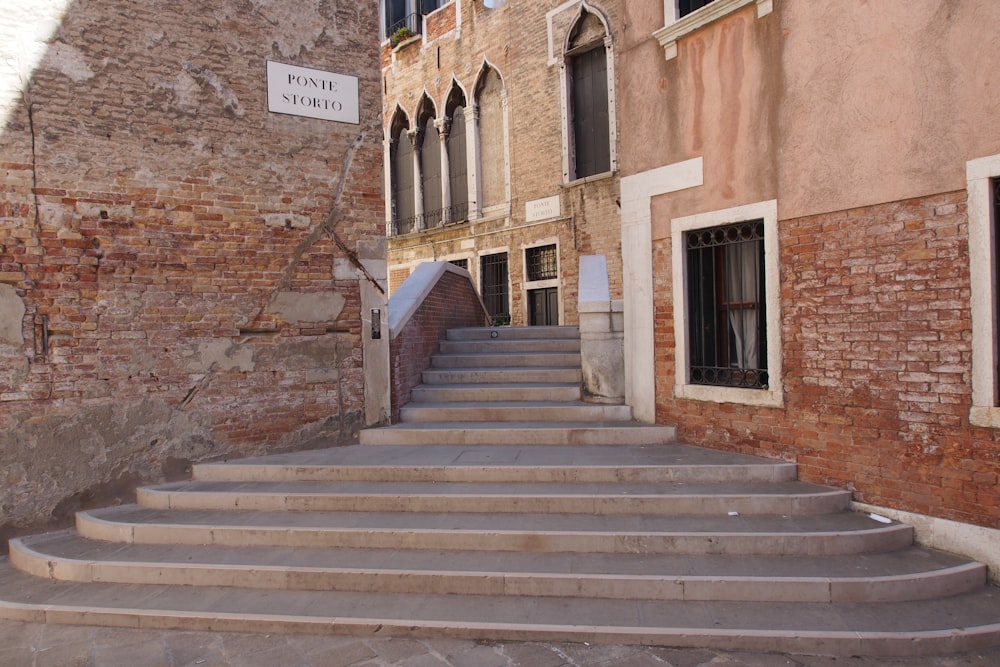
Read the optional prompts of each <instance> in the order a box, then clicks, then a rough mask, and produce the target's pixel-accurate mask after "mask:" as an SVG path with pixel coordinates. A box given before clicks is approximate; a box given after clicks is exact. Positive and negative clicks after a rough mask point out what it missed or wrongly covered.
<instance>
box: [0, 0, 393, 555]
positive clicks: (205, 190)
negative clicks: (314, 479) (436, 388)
mask: <svg viewBox="0 0 1000 667" xmlns="http://www.w3.org/2000/svg"><path fill="white" fill-rule="evenodd" d="M17 4H18V7H17V11H14V12H12V13H9V14H6V13H5V15H4V16H3V17H0V33H2V34H3V36H4V37H5V39H4V43H3V44H0V50H2V52H0V55H2V56H3V57H2V58H0V70H2V71H3V76H2V77H0V81H2V82H3V85H2V86H0V94H2V95H3V98H2V102H0V114H2V116H3V117H2V120H0V123H2V124H0V314H2V316H3V325H2V326H0V360H2V362H3V363H2V365H0V460H2V461H3V466H2V468H0V535H3V534H11V533H14V532H23V531H25V530H28V529H33V528H38V527H41V526H42V525H45V524H53V523H55V524H58V523H64V522H66V521H68V520H69V517H70V514H69V513H70V512H71V511H72V510H73V509H75V508H76V507H77V506H81V505H90V504H95V503H101V502H108V501H111V500H116V499H122V498H127V497H128V496H129V494H130V493H131V490H132V488H133V487H134V485H135V483H137V482H139V481H148V480H157V479H162V478H165V477H173V476H176V475H178V474H183V472H184V470H185V468H186V467H187V466H188V465H189V463H190V462H192V461H197V460H202V459H206V458H221V457H235V456H242V455H249V454H259V453H265V452H269V451H274V450H277V449H289V448H296V447H304V446H315V445H317V444H320V443H325V444H336V443H340V442H349V441H351V440H352V439H353V438H354V436H355V435H356V431H357V429H358V428H359V427H360V426H361V425H363V423H364V422H365V407H366V406H365V404H364V396H365V394H364V391H365V374H364V367H365V360H364V354H365V349H364V346H363V343H362V338H363V337H365V336H367V335H368V327H369V326H370V322H369V320H370V316H369V315H368V312H369V310H370V308H371V307H381V308H382V309H383V311H384V301H385V297H384V293H383V290H384V286H385V285H384V283H385V263H384V262H385V244H384V239H383V238H381V237H382V234H383V227H382V224H381V219H382V211H383V204H382V193H381V174H382V169H381V143H380V142H381V133H380V128H381V113H380V85H379V76H378V47H377V24H378V7H377V4H376V3H354V2H346V1H339V2H319V1H315V2H305V3H296V4H294V5H289V4H288V3H284V2H274V1H271V0H250V1H249V2H240V1H235V0H209V1H208V2H198V3H194V2H187V1H185V2H177V3H168V4H162V3H134V2H128V1H126V0H78V1H76V2H65V1H64V0H29V1H28V2H26V3H17ZM6 38H9V39H6ZM25 45H27V46H29V47H30V48H25ZM32 53H34V54H36V55H37V64H34V63H31V62H26V61H25V57H26V54H32ZM267 60H274V61H278V62H282V63H286V64H291V65H299V66H304V67H312V68H317V69H322V70H329V71H334V72H338V73H341V74H347V75H351V76H355V77H358V78H359V80H360V104H361V123H360V124H359V125H354V124H349V123H334V122H328V121H322V120H315V119H308V118H302V117H298V116H290V115H278V114H272V113H269V112H268V110H267V99H266V74H265V72H266V70H265V62H266V61H267ZM379 280H380V281H381V283H380V284H377V285H375V284H374V283H378V281H379ZM373 281H374V282H373ZM373 285H374V286H375V287H376V289H370V287H371V286H373ZM362 286H366V288H365V289H362ZM368 352H369V354H371V353H373V351H372V350H369V351H368ZM375 352H377V349H376V350H375ZM374 414H377V412H376V413H374ZM371 420H372V418H371V415H369V421H371Z"/></svg>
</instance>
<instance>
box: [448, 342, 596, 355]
mask: <svg viewBox="0 0 1000 667" xmlns="http://www.w3.org/2000/svg"><path fill="white" fill-rule="evenodd" d="M440 351H441V354H466V355H469V354H472V355H476V354H509V353H525V352H531V353H542V352H568V353H571V354H579V353H580V339H576V340H573V339H569V338H554V339H545V338H539V339H528V340H504V339H496V340H489V339H487V340H457V341H450V340H443V341H441V343H440Z"/></svg>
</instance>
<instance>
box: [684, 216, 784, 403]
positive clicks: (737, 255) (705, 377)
mask: <svg viewBox="0 0 1000 667" xmlns="http://www.w3.org/2000/svg"><path fill="white" fill-rule="evenodd" d="M670 234H671V257H672V258H671V281H672V283H673V308H674V314H675V317H674V326H673V328H674V339H675V341H676V347H675V363H676V369H677V370H676V374H675V380H676V384H675V386H674V395H675V397H677V398H681V399H692V400H700V401H713V402H716V403H742V404H746V405H756V406H762V407H780V406H783V405H784V390H783V386H782V375H781V368H782V347H781V300H780V298H781V295H780V290H779V274H778V207H777V201H776V200H773V199H772V200H768V201H763V202H758V203H755V204H745V205H743V206H737V207H734V208H730V209H723V210H719V211H708V212H705V213H698V214H695V215H690V216H686V217H681V218H674V219H672V220H671V221H670Z"/></svg>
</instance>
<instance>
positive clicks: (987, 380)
mask: <svg viewBox="0 0 1000 667" xmlns="http://www.w3.org/2000/svg"><path fill="white" fill-rule="evenodd" d="M965 173H966V180H967V188H968V197H969V200H968V209H967V210H968V215H969V281H970V285H971V288H972V289H971V290H970V293H971V308H972V410H971V411H970V413H969V420H970V422H971V423H972V424H973V425H974V426H986V427H991V428H1000V407H998V405H997V403H998V399H1000V397H998V396H997V388H996V387H997V370H996V369H997V361H998V360H997V346H996V339H997V317H998V313H997V258H996V257H995V256H994V250H993V249H994V243H995V238H994V234H995V231H994V220H993V197H992V187H991V183H990V181H991V180H992V179H994V178H1000V155H992V156H989V157H984V158H979V159H978V160H970V161H969V162H967V163H966V167H965Z"/></svg>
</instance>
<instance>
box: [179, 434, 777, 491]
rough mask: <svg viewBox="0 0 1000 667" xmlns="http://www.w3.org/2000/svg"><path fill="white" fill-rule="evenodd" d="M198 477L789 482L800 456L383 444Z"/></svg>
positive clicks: (295, 455)
mask: <svg viewBox="0 0 1000 667" xmlns="http://www.w3.org/2000/svg"><path fill="white" fill-rule="evenodd" d="M192 476H193V478H194V479H195V480H196V481H214V482H252V481H262V482H309V481H316V482H337V481H345V482H346V481H367V480H373V479H375V480H381V481H383V482H442V483H443V482H466V483H496V482H522V483H532V482H533V483H548V482H567V483H572V482H579V483H594V484H606V483H614V482H622V483H632V484H680V483H703V484H704V483H716V482H734V481H739V482H787V481H791V480H794V479H795V478H796V467H795V464H794V463H785V462H783V461H771V460H767V459H761V458H758V457H754V456H745V455H742V454H733V453H731V452H723V451H719V450H715V449H705V448H703V447H693V446H691V445H683V444H679V443H671V444H666V445H636V446H632V445H580V446H577V447H563V446H561V445H556V446H547V445H529V446H524V447H518V446H515V445H469V446H466V445H421V446H417V447H412V446H398V445H388V444H386V445H382V446H380V447H367V446H364V445H355V446H350V447H333V448H329V449H315V450H307V451H299V452H287V453H283V454H272V455H269V456H258V457H254V458H247V459H240V460H238V461H222V462H216V463H200V464H197V465H195V466H194V467H193V468H192Z"/></svg>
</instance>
